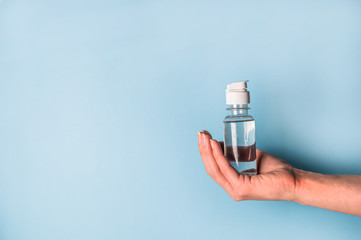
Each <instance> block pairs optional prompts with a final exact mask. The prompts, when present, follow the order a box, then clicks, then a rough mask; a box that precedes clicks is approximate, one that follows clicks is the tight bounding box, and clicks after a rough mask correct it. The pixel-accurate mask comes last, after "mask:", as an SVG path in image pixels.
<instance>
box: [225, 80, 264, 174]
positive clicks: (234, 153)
mask: <svg viewBox="0 0 361 240" xmlns="http://www.w3.org/2000/svg"><path fill="white" fill-rule="evenodd" d="M247 82H248V80H247V81H242V82H234V83H231V84H228V85H227V89H226V104H227V110H228V115H227V116H226V117H225V118H224V121H223V130H224V131H223V132H224V155H225V157H226V158H227V159H228V161H229V163H230V164H231V166H232V167H233V168H234V169H236V170H237V172H238V173H239V174H246V175H249V176H252V175H255V174H257V161H256V135H255V121H254V119H253V117H252V116H251V115H249V114H248V110H249V109H250V108H249V107H248V104H249V103H250V95H249V91H247Z"/></svg>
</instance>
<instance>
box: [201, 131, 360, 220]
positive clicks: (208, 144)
mask: <svg viewBox="0 0 361 240" xmlns="http://www.w3.org/2000/svg"><path fill="white" fill-rule="evenodd" d="M197 137H198V148H199V152H200V154H201V157H202V161H203V163H204V166H205V169H206V171H207V173H208V175H209V176H210V177H211V178H212V179H213V180H214V181H215V182H216V183H217V184H218V185H220V186H221V187H222V188H223V189H224V190H225V191H226V192H227V193H228V195H229V196H230V197H231V198H232V199H233V200H235V201H243V200H270V201H293V202H298V203H301V204H303V205H308V206H314V207H319V208H325V209H329V210H333V211H338V212H343V213H347V214H352V215H357V216H361V176H359V175H325V174H319V173H313V172H308V171H303V170H300V169H296V168H294V167H292V166H291V165H290V164H288V163H287V162H285V161H284V160H282V159H280V158H278V157H276V156H274V155H272V154H270V153H267V152H264V151H262V150H260V149H257V152H256V154H257V164H258V174H257V175H254V176H252V177H250V176H247V175H242V174H238V173H237V171H236V170H235V169H234V168H233V167H232V166H231V165H230V164H229V162H228V161H227V159H226V158H225V157H224V155H223V150H222V147H223V142H217V141H216V140H214V139H212V136H211V134H210V133H209V132H208V131H205V130H204V131H202V132H198V133H197Z"/></svg>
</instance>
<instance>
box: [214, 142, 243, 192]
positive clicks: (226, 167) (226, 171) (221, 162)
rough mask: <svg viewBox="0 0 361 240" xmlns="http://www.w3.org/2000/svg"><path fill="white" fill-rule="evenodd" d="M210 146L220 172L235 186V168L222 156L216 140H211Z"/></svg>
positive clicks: (236, 181) (236, 180)
mask: <svg viewBox="0 0 361 240" xmlns="http://www.w3.org/2000/svg"><path fill="white" fill-rule="evenodd" d="M211 147H212V152H213V156H214V158H215V159H216V162H217V164H218V166H219V169H220V170H221V173H222V174H223V175H224V176H225V178H226V179H227V180H228V182H229V183H230V184H231V185H232V186H236V185H237V183H238V178H239V175H238V173H237V172H236V170H235V169H234V168H233V167H232V166H231V165H230V164H229V162H228V160H227V159H226V158H225V157H224V156H223V152H222V149H221V146H220V145H219V143H218V142H217V141H216V140H213V139H212V140H211Z"/></svg>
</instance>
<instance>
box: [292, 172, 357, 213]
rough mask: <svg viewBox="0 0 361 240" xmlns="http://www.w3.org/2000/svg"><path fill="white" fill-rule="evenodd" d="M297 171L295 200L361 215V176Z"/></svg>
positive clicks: (304, 203)
mask: <svg viewBox="0 0 361 240" xmlns="http://www.w3.org/2000/svg"><path fill="white" fill-rule="evenodd" d="M295 172H296V178H297V183H298V184H297V187H296V191H295V198H294V201H295V202H298V203H301V204H303V205H308V206H314V207H319V208H325V209H329V210H332V211H337V212H343V213H348V214H352V215H357V216H361V176H359V175H325V174H319V173H313V172H307V171H302V170H295Z"/></svg>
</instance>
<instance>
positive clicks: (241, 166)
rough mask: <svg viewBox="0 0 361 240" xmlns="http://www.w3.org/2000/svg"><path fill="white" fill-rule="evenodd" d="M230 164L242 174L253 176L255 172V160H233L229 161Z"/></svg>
mask: <svg viewBox="0 0 361 240" xmlns="http://www.w3.org/2000/svg"><path fill="white" fill-rule="evenodd" d="M230 164H231V166H232V167H233V168H234V169H236V171H237V172H238V173H239V174H244V175H248V176H253V175H256V174H257V161H256V160H253V161H248V162H238V163H237V162H235V161H230Z"/></svg>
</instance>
